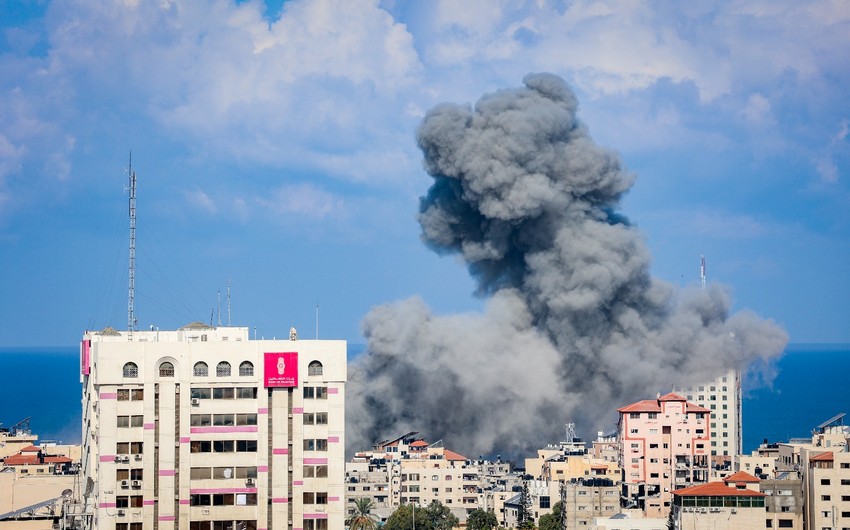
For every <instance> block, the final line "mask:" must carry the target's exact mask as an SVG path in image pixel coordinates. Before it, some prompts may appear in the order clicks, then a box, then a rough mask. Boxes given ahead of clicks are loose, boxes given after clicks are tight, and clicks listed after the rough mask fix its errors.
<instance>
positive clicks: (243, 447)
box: [236, 440, 257, 453]
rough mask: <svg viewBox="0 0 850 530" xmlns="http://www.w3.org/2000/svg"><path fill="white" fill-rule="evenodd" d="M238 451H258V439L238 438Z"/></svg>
mask: <svg viewBox="0 0 850 530" xmlns="http://www.w3.org/2000/svg"><path fill="white" fill-rule="evenodd" d="M236 452H237V453H256V452H257V440H236Z"/></svg>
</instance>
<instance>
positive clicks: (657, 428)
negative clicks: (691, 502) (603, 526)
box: [617, 393, 711, 517]
mask: <svg viewBox="0 0 850 530" xmlns="http://www.w3.org/2000/svg"><path fill="white" fill-rule="evenodd" d="M617 410H618V412H619V413H620V420H619V424H618V425H619V427H618V429H619V439H620V456H619V460H620V462H619V463H620V467H621V468H622V483H623V494H624V495H623V496H624V498H623V508H625V509H638V510H640V511H642V512H643V514H644V515H645V516H646V517H663V516H666V515H667V514H668V513H669V511H670V502H671V500H672V494H671V492H672V491H673V490H674V489H677V488H682V487H685V486H691V485H694V484H701V483H705V482H707V481H708V472H709V458H710V448H709V441H710V439H711V428H710V426H709V413H710V410H709V409H706V408H704V407H701V406H699V405H696V404H694V403H690V402H688V401H687V400H686V399H685V398H684V397H682V396H680V395H678V394H672V393H671V394H667V395H665V396H659V397H657V398H656V399H646V400H643V401H638V402H636V403H632V404H631V405H627V406H625V407H622V408H619V409H617Z"/></svg>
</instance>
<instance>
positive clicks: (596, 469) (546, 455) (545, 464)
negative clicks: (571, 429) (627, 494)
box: [525, 440, 621, 482]
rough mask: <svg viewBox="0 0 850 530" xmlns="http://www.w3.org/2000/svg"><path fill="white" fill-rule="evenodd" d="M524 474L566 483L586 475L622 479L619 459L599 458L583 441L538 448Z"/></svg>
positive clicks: (529, 459) (586, 476) (526, 462)
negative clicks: (590, 452) (589, 450)
mask: <svg viewBox="0 0 850 530" xmlns="http://www.w3.org/2000/svg"><path fill="white" fill-rule="evenodd" d="M525 473H526V474H527V475H531V476H532V477H533V478H535V479H537V480H543V481H551V482H565V481H570V480H574V479H580V478H581V479H584V478H607V479H610V480H612V481H617V480H619V479H620V475H621V471H620V465H619V463H618V462H617V461H616V460H613V461H612V460H610V459H605V458H597V457H594V456H593V455H592V454H589V453H588V452H587V446H586V445H585V444H584V442H582V441H580V440H573V441H569V442H561V443H560V444H559V445H550V446H549V447H546V448H544V449H538V450H537V456H536V457H534V458H526V459H525Z"/></svg>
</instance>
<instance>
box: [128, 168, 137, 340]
mask: <svg viewBox="0 0 850 530" xmlns="http://www.w3.org/2000/svg"><path fill="white" fill-rule="evenodd" d="M128 173H129V178H130V183H129V190H130V266H129V270H130V281H129V288H128V293H127V340H129V341H131V342H132V341H133V331H135V330H136V172H135V171H133V152H132V151H130V163H129V166H128Z"/></svg>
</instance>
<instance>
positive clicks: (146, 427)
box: [145, 423, 155, 431]
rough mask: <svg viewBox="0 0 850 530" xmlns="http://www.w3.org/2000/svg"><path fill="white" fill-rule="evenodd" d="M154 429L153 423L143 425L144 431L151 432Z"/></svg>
mask: <svg viewBox="0 0 850 530" xmlns="http://www.w3.org/2000/svg"><path fill="white" fill-rule="evenodd" d="M154 427H155V425H154V424H153V423H145V429H146V430H149V431H152V430H153V429H154Z"/></svg>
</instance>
